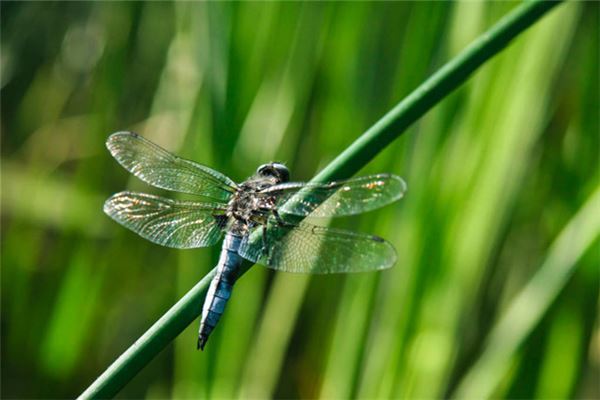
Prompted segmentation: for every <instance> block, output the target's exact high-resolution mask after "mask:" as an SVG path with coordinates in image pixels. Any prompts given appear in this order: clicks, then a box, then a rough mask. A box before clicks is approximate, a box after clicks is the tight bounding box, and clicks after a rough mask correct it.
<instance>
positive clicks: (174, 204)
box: [104, 192, 223, 249]
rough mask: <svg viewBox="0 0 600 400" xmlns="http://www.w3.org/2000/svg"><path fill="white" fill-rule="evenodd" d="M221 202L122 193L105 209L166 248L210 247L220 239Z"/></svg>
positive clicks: (127, 225) (125, 224)
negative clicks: (178, 199)
mask: <svg viewBox="0 0 600 400" xmlns="http://www.w3.org/2000/svg"><path fill="white" fill-rule="evenodd" d="M221 207H222V206H221V204H218V203H203V202H195V201H177V200H171V199H166V198H163V197H159V196H153V195H150V194H145V193H134V192H121V193H117V194H115V195H113V196H112V197H110V198H109V199H108V200H106V202H105V203H104V212H105V213H106V214H107V215H108V216H109V217H111V218H112V219H114V220H115V221H117V222H118V223H120V224H121V225H123V226H124V227H126V228H128V229H130V230H132V231H134V232H135V233H137V234H138V235H140V236H142V237H143V238H145V239H148V240H150V241H152V242H154V243H158V244H160V245H163V246H167V247H175V248H178V249H188V248H194V247H205V246H211V245H213V244H215V243H216V242H218V241H219V239H220V238H221V233H222V227H221V225H220V224H219V218H218V217H217V216H218V215H221V214H222V213H223V210H222V208H221Z"/></svg>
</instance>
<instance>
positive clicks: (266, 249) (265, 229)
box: [262, 224, 269, 259]
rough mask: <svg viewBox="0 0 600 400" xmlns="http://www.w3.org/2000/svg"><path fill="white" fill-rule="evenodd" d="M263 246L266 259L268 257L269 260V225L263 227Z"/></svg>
mask: <svg viewBox="0 0 600 400" xmlns="http://www.w3.org/2000/svg"><path fill="white" fill-rule="evenodd" d="M262 244H263V248H262V251H263V255H264V256H265V257H267V259H268V258H269V246H268V244H267V225H266V224H265V225H263V226H262Z"/></svg>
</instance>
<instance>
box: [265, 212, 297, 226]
mask: <svg viewBox="0 0 600 400" xmlns="http://www.w3.org/2000/svg"><path fill="white" fill-rule="evenodd" d="M271 211H272V212H273V216H274V217H275V221H277V225H279V226H281V227H287V228H293V227H295V226H296V225H294V224H292V223H290V222H287V221H284V220H283V218H281V215H279V213H278V212H277V210H271Z"/></svg>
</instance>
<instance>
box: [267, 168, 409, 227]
mask: <svg viewBox="0 0 600 400" xmlns="http://www.w3.org/2000/svg"><path fill="white" fill-rule="evenodd" d="M405 191H406V183H405V182H404V181H403V180H402V178H400V177H399V176H396V175H390V174H379V175H369V176H363V177H359V178H354V179H349V180H345V181H338V182H330V183H323V184H321V183H300V182H290V183H282V184H279V185H275V186H272V187H270V188H268V189H266V190H264V191H262V192H261V193H260V195H263V196H264V195H270V196H275V197H276V198H277V200H276V206H277V211H278V212H279V213H282V214H291V215H298V216H307V215H310V216H311V217H337V216H342V215H353V214H359V213H362V212H366V211H370V210H373V209H375V208H379V207H382V206H385V205H387V204H389V203H392V202H394V201H396V200H398V199H400V198H401V197H402V196H403V194H404V192H405Z"/></svg>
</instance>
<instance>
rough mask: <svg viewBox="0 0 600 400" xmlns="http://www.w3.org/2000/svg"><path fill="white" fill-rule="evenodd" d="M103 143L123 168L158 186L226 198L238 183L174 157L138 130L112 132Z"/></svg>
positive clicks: (191, 162) (203, 167)
mask: <svg viewBox="0 0 600 400" xmlns="http://www.w3.org/2000/svg"><path fill="white" fill-rule="evenodd" d="M106 147H107V148H108V150H109V151H110V154H112V156H113V157H114V158H115V159H116V160H117V161H118V162H119V163H120V164H121V165H122V166H123V167H125V169H127V170H128V171H129V172H131V173H132V174H134V175H135V176H137V177H138V178H140V179H141V180H143V181H144V182H146V183H149V184H150V185H153V186H156V187H159V188H161V189H167V190H174V191H177V192H184V193H190V194H196V195H200V196H204V197H208V198H212V199H215V200H224V201H225V200H227V199H229V197H230V196H231V193H233V191H234V190H235V188H236V186H237V185H236V184H235V182H233V181H232V180H231V179H229V178H228V177H226V176H225V175H223V174H221V173H220V172H217V171H215V170H213V169H210V168H208V167H205V166H204V165H200V164H198V163H195V162H193V161H189V160H185V159H183V158H180V157H177V156H175V155H173V154H171V153H169V152H168V151H166V150H165V149H163V148H161V147H159V146H158V145H156V144H154V143H152V142H150V141H148V140H146V139H144V138H143V137H141V136H140V135H138V134H137V133H133V132H117V133H113V134H112V135H110V137H109V138H108V140H107V141H106Z"/></svg>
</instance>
